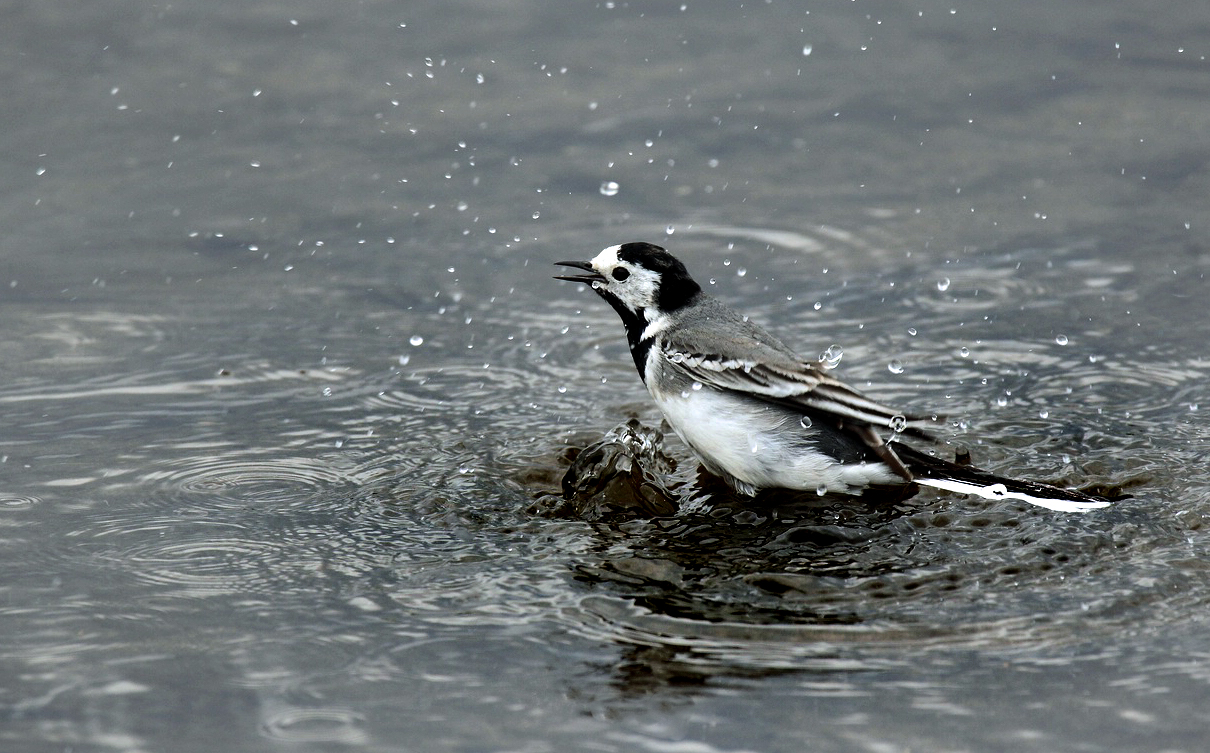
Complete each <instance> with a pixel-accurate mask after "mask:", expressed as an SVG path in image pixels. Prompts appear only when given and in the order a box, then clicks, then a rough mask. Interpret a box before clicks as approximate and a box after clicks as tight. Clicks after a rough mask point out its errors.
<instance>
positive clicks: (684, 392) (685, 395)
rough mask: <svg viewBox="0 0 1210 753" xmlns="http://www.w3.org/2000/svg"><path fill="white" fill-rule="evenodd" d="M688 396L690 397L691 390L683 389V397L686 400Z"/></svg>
mask: <svg viewBox="0 0 1210 753" xmlns="http://www.w3.org/2000/svg"><path fill="white" fill-rule="evenodd" d="M688 397H689V390H681V399H682V400H684V399H686V398H688Z"/></svg>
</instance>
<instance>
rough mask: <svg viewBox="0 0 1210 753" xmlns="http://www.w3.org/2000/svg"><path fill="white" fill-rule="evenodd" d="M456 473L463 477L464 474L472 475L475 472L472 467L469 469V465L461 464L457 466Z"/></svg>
mask: <svg viewBox="0 0 1210 753" xmlns="http://www.w3.org/2000/svg"><path fill="white" fill-rule="evenodd" d="M458 472H459V473H461V474H463V475H466V474H468V473H474V472H475V469H474V468H472V467H470V466H469V465H467V464H466V463H463V464H462V465H459V466H458Z"/></svg>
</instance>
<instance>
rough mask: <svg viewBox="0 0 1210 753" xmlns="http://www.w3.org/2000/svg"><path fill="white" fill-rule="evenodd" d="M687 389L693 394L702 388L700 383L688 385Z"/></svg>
mask: <svg viewBox="0 0 1210 753" xmlns="http://www.w3.org/2000/svg"><path fill="white" fill-rule="evenodd" d="M689 388H690V389H692V390H693V391H694V392H697V391H698V390H700V389H701V388H702V383H701V382H694V383H693V384H691V385H689Z"/></svg>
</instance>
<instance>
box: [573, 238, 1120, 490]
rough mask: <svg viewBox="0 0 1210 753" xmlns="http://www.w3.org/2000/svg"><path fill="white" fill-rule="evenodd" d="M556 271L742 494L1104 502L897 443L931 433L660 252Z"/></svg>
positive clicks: (627, 247)
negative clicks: (623, 342) (614, 326)
mask: <svg viewBox="0 0 1210 753" xmlns="http://www.w3.org/2000/svg"><path fill="white" fill-rule="evenodd" d="M556 264H557V265H558V266H564V267H573V268H575V269H579V270H582V271H583V272H584V274H574V275H558V276H556V278H555V279H558V280H567V281H570V282H582V283H587V284H589V285H591V286H592V289H593V290H595V291H596V292H597V294H599V295H600V296H601V297H602V298H604V299H605V300H606V301H607V302H608V303H609V305H610V306H612V307H613V309H614V311H616V312H618V315H619V316H621V317H622V324H623V325H624V326H625V329H626V339H627V341H628V342H629V344H630V353H631V355H632V356H633V357H634V364H635V366H636V367H638V370H639V376H640V377H642V379H643V383H644V384H645V385H647V391H648V392H650V393H651V396H652V397H653V398H654V399H655V402H656V404H657V405H658V406H659V407H660V410H661V411H662V412H663V414H664V418H665V419H666V420H667V421H668V424H669V425H670V426H671V427H672V429H673V430H674V431H675V432H676V433H677V435H678V436H679V437H680V438H681V440H682V441H684V443H685V444H686V445H688V446H689V448H690V449H692V450H693V452H694V453H695V454H696V455H697V457H698V459H700V460H701V462H702V465H704V466H705V467H706V469H707V470H709V471H710V472H711V473H713V474H715V475H717V476H720V477H722V478H723V479H724V480H725V481H727V482H728V483H729V484H730V485H731V486H732V487H733V488H734V489H735V490H736V491H738V492H740V493H742V494H746V495H754V494H756V492H757V491H759V490H761V489H767V488H777V489H795V490H804V491H816V492H818V493H820V494H823V493H826V492H839V493H845V494H861V492H862V490H863V489H865V488H867V487H870V486H891V485H904V484H911V483H915V484H919V485H921V486H931V487H935V488H938V489H946V490H949V491H955V492H961V493H966V494H975V495H978V496H981V497H985V498H988V499H1019V500H1023V501H1026V502H1029V503H1032V504H1035V505H1040V506H1042V507H1046V508H1049V509H1052V510H1062V511H1070V512H1084V511H1087V510H1091V509H1094V508H1098V507H1104V506H1106V505H1108V504H1109V503H1108V502H1106V501H1104V500H1101V499H1097V498H1095V497H1091V496H1088V495H1086V494H1083V493H1081V492H1076V491H1072V490H1066V489H1059V488H1056V487H1052V486H1048V485H1046V484H1037V483H1033V482H1029V481H1014V480H1011V479H1005V478H1001V477H998V476H993V475H992V474H990V473H986V472H984V471H981V470H979V469H977V468H973V467H969V466H964V465H958V464H956V463H950V462H947V461H944V460H941V459H939V458H935V457H933V456H931V455H929V454H927V453H924V452H921V451H919V450H915V449H913V448H911V447H910V446H908V445H905V444H903V443H902V442H899V441H895V440H898V439H899V437H900V436H901V435H904V434H906V435H914V436H918V437H928V434H927V433H926V432H924V431H923V430H922V429H920V428H919V426H920V423H921V422H922V419H921V418H919V417H915V416H911V415H909V414H906V413H904V412H902V411H897V410H895V409H893V408H889V407H887V406H885V405H882V404H880V403H878V402H876V401H874V400H872V399H870V398H868V397H866V396H865V395H862V394H861V393H860V392H858V391H857V390H855V389H853V388H852V387H849V386H848V385H846V384H844V383H843V382H841V381H839V380H837V379H833V378H832V377H830V376H828V375H827V374H825V373H824V372H823V370H821V369H820V368H819V367H818V366H816V365H815V364H814V363H811V362H809V361H807V360H806V359H804V358H802V357H801V356H799V355H798V354H797V353H795V352H794V351H793V350H791V349H790V348H789V347H788V346H786V345H785V344H784V343H782V342H781V340H778V339H777V338H776V337H774V336H773V335H771V334H769V333H768V332H766V331H765V330H764V329H762V328H761V327H759V326H757V325H756V324H754V323H753V322H751V321H749V320H748V317H746V316H742V315H740V314H739V313H737V312H735V311H734V310H732V309H731V308H729V307H728V306H726V305H725V304H723V303H722V302H720V301H718V300H717V299H715V298H712V297H711V296H709V295H706V294H705V293H704V292H702V289H701V286H699V285H698V284H697V283H696V282H695V281H694V280H693V278H692V277H690V276H689V272H688V271H687V270H686V269H685V265H684V264H682V263H681V262H680V261H679V260H677V259H676V257H674V256H673V255H672V254H670V253H668V251H666V250H665V249H663V248H661V247H659V246H656V245H653V244H650V243H625V244H622V245H618V246H610V247H609V248H606V249H605V250H604V251H602V252H601V253H599V254H597V255H596V257H595V258H593V259H592V261H561V262H556ZM884 433H885V434H886V435H887V439H884V438H883V436H882V434H884Z"/></svg>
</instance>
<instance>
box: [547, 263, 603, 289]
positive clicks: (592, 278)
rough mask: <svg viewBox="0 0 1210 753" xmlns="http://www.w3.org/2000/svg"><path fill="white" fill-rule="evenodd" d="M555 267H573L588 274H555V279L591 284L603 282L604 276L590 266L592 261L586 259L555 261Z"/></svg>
mask: <svg viewBox="0 0 1210 753" xmlns="http://www.w3.org/2000/svg"><path fill="white" fill-rule="evenodd" d="M555 266H556V267H575V268H576V269H582V270H584V271H585V272H587V273H588V274H586V275H555V279H556V280H567V281H568V282H584V283H588V284H592V283H594V282H605V278H604V277H603V276H602V275H601V273H599V272H597V271H596V270H595V269H593V268H592V262H587V261H557V262H555Z"/></svg>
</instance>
